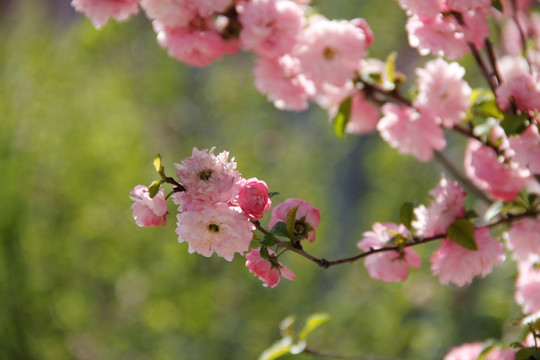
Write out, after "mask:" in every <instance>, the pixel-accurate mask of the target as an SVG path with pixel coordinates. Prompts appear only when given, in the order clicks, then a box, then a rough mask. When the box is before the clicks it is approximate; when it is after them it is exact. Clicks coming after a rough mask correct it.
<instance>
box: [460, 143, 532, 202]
mask: <svg viewBox="0 0 540 360" xmlns="http://www.w3.org/2000/svg"><path fill="white" fill-rule="evenodd" d="M515 165H516V164H510V165H509V164H505V163H502V162H500V161H499V160H498V158H497V154H496V153H495V150H493V149H492V148H490V147H487V146H484V145H482V143H480V142H479V141H477V140H474V139H470V140H469V143H468V145H467V149H466V150H465V173H466V174H467V176H468V177H469V178H470V179H471V180H472V181H473V183H474V184H475V185H476V186H477V187H479V188H480V189H481V190H485V191H487V192H488V193H489V194H490V195H491V196H492V197H494V198H496V199H500V200H504V201H509V200H514V199H515V198H516V197H517V195H518V193H519V192H520V191H521V190H522V189H523V187H524V186H525V184H526V183H527V180H528V178H529V171H527V170H525V169H522V168H519V167H517V166H515Z"/></svg>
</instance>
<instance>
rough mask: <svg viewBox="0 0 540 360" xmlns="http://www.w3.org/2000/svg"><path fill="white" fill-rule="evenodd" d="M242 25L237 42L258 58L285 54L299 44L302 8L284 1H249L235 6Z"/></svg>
mask: <svg viewBox="0 0 540 360" xmlns="http://www.w3.org/2000/svg"><path fill="white" fill-rule="evenodd" d="M236 9H237V11H238V13H239V19H240V22H241V23H242V31H241V32H240V43H241V44H242V46H243V47H244V48H246V49H249V50H253V52H254V53H255V54H257V55H259V56H261V57H267V58H275V57H278V56H281V55H284V54H285V53H288V52H289V51H290V50H291V49H292V48H293V46H294V45H295V44H296V42H297V41H298V38H299V37H300V34H301V33H302V29H303V27H304V23H305V19H304V13H303V11H302V9H301V7H300V6H299V5H298V4H296V3H294V2H292V1H287V0H252V1H249V2H240V3H238V5H237V6H236Z"/></svg>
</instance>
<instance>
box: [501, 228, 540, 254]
mask: <svg viewBox="0 0 540 360" xmlns="http://www.w3.org/2000/svg"><path fill="white" fill-rule="evenodd" d="M505 238H506V243H507V244H508V248H509V249H510V250H513V251H514V258H515V259H516V260H518V261H528V260H530V259H531V257H533V258H539V257H540V220H539V219H535V218H524V219H522V220H519V221H516V222H514V223H512V225H511V227H510V230H508V232H507V233H506V236H505Z"/></svg>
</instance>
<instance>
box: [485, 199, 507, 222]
mask: <svg viewBox="0 0 540 360" xmlns="http://www.w3.org/2000/svg"><path fill="white" fill-rule="evenodd" d="M503 209H504V203H503V202H502V201H497V202H494V203H493V204H491V206H490V207H488V209H487V210H486V212H485V213H484V220H485V221H490V220H491V219H493V218H494V217H495V216H497V215H499V214H500V213H501V212H502V211H503Z"/></svg>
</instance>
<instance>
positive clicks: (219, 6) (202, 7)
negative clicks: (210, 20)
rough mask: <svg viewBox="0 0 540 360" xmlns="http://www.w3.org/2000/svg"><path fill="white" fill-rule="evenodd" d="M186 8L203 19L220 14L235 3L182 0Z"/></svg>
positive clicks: (218, 0)
mask: <svg viewBox="0 0 540 360" xmlns="http://www.w3.org/2000/svg"><path fill="white" fill-rule="evenodd" d="M184 2H185V3H186V5H187V7H189V8H191V9H192V10H193V11H196V12H197V13H198V14H199V15H201V16H203V17H208V16H212V15H214V14H215V13H222V12H225V10H227V8H229V7H230V6H232V5H233V3H234V2H235V1H234V0H184Z"/></svg>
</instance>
